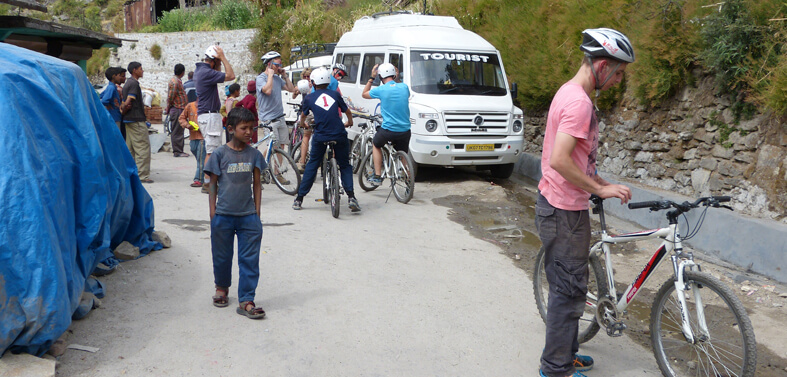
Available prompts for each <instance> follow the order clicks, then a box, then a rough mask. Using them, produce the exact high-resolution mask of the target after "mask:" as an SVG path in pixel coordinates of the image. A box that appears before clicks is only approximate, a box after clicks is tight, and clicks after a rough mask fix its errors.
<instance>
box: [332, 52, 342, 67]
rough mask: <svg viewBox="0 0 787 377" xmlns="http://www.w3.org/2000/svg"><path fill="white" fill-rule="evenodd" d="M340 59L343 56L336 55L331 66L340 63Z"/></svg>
mask: <svg viewBox="0 0 787 377" xmlns="http://www.w3.org/2000/svg"><path fill="white" fill-rule="evenodd" d="M342 57H344V54H336V60H334V61H333V63H332V64H331V66H333V65H334V64H336V63H340V62H341V61H342Z"/></svg>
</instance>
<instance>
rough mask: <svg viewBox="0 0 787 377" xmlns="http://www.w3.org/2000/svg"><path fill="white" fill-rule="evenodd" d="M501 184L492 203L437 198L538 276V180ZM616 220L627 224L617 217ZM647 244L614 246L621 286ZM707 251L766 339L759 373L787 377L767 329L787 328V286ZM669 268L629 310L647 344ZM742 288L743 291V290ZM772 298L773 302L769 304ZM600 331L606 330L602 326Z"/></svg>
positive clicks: (785, 362) (634, 330)
mask: <svg viewBox="0 0 787 377" xmlns="http://www.w3.org/2000/svg"><path fill="white" fill-rule="evenodd" d="M517 180H520V182H517ZM498 183H499V184H500V185H502V186H503V188H505V191H506V196H507V200H504V201H497V202H489V201H484V200H479V199H480V198H477V197H475V196H460V195H453V196H447V197H444V198H439V199H435V200H434V202H435V203H436V204H438V205H442V206H445V207H448V208H450V209H451V210H450V211H449V217H450V218H451V220H453V221H456V222H457V223H460V224H462V225H464V226H465V229H467V230H468V231H469V232H470V233H471V234H472V235H473V236H475V237H478V238H480V239H483V240H486V241H488V242H491V243H494V244H496V245H498V246H499V247H500V248H501V250H502V253H503V254H505V255H507V256H508V257H509V258H511V261H512V263H513V264H514V265H515V266H517V267H519V268H521V269H523V270H524V271H525V272H526V273H527V275H528V277H530V278H531V279H532V278H533V276H532V275H533V269H534V263H535V258H536V255H537V253H538V251H539V248H540V246H541V241H540V240H539V238H538V235H537V233H536V230H535V225H534V222H533V217H534V205H535V195H536V193H535V182H534V181H531V180H529V179H528V178H526V177H524V178H523V177H514V178H512V180H509V181H495V182H494V183H493V184H498ZM642 200H647V199H642ZM591 220H592V221H593V222H594V224H593V228H594V229H598V228H599V224H598V223H597V222H596V218H594V216H591ZM608 221H609V219H608ZM614 221H615V222H618V223H622V222H621V221H620V220H617V219H616V220H614ZM613 223H614V222H613ZM612 226H614V225H612ZM628 226H632V225H627V226H624V227H626V228H627V229H626V231H634V230H635V229H628ZM703 230H705V229H703ZM614 232H615V233H618V230H614ZM593 237H594V239H596V238H597V237H598V234H597V233H594V235H593ZM621 246H623V247H621ZM646 246H647V247H643V246H640V245H634V244H627V245H625V246H624V245H616V246H615V247H614V248H613V253H614V254H616V256H617V258H615V259H614V263H615V267H616V270H615V273H616V285H617V288H618V289H619V290H622V289H624V288H625V285H627V284H628V283H630V282H631V281H632V279H634V277H635V275H636V274H637V273H638V272H639V271H640V269H641V268H642V267H643V266H644V265H645V263H646V262H647V261H645V259H647V258H649V257H650V256H651V252H652V251H653V250H655V248H652V247H651V246H650V245H646ZM701 254H702V253H698V259H700V263H702V264H703V267H704V268H703V270H705V267H707V269H708V270H710V271H712V273H713V274H714V275H717V277H719V278H721V279H722V280H723V281H724V283H725V284H728V285H729V286H730V287H732V288H733V290H734V291H736V292H739V296H743V297H741V299H742V301H743V302H744V305H745V306H746V308H747V310H748V311H749V313H750V316H751V318H752V322H753V324H754V327H755V332H756V334H757V337H758V343H760V344H758V347H757V348H758V349H757V353H758V357H757V360H758V366H757V376H767V377H775V376H782V377H784V376H787V369H785V368H787V358H785V356H787V354H784V352H783V351H778V350H779V349H781V347H779V343H780V342H782V341H780V340H778V339H775V340H774V339H768V336H767V335H768V334H767V333H764V332H763V330H764V329H766V328H770V327H773V326H776V327H779V325H782V326H781V327H784V326H783V325H787V316H785V315H784V313H783V312H784V309H785V308H784V307H783V305H784V303H787V298H785V297H781V296H779V295H780V294H784V295H785V296H787V294H785V293H782V292H787V287H785V286H784V285H781V284H778V283H774V282H772V281H771V282H769V281H768V280H767V278H765V277H762V276H757V275H754V274H750V273H746V272H745V271H740V269H736V268H734V266H729V265H728V266H727V267H732V268H726V267H724V265H725V264H724V263H721V267H718V266H716V265H714V263H711V262H710V261H708V260H707V259H711V260H713V259H714V258H705V256H703V255H701ZM668 270H669V268H665V267H664V266H662V267H661V268H659V271H661V272H662V273H664V274H665V275H664V276H657V277H654V278H653V280H652V281H649V282H648V285H647V286H646V287H645V288H643V290H642V292H641V293H640V296H639V297H638V298H637V300H635V302H634V303H633V304H632V306H630V307H629V308H628V310H627V313H626V324H627V325H628V326H629V328H628V329H627V330H626V331H625V333H626V335H628V336H629V337H631V338H632V339H633V340H635V341H636V342H637V343H640V344H642V345H643V346H644V347H646V348H647V349H650V348H651V344H650V328H649V326H650V311H651V303H652V301H653V298H654V296H655V293H656V290H657V289H658V287H659V286H660V285H661V284H662V283H663V282H664V281H665V279H666V278H667V274H668V273H669V271H668ZM761 285H764V286H766V287H774V288H772V289H771V290H768V289H759V288H758V287H759V286H761ZM515 289H522V290H527V291H532V289H533V287H532V286H527V287H515ZM745 289H748V290H749V291H748V292H752V290H755V289H759V291H757V292H756V293H757V294H761V293H762V294H763V297H757V298H755V297H753V296H746V295H747V294H748V293H747V292H746V291H744V290H745ZM741 291H743V293H740V292H741ZM762 291H766V292H762ZM771 291H773V292H771ZM764 293H768V296H767V297H765V295H764ZM771 293H772V294H771ZM782 301H783V302H784V303H783V302H782ZM769 303H770V304H771V305H766V304H769ZM533 305H534V306H535V303H533ZM772 318H777V322H776V323H774V322H773V320H772ZM778 318H781V319H778ZM761 335H762V336H761ZM596 336H597V337H600V336H606V335H604V334H603V331H602V332H600V333H599V334H598V335H596ZM592 341H593V340H591V342H592ZM771 350H777V351H776V352H774V351H771Z"/></svg>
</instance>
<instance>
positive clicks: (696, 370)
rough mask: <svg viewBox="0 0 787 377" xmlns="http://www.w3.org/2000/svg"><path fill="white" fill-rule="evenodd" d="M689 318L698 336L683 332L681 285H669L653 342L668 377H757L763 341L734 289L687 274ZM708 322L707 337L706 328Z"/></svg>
mask: <svg viewBox="0 0 787 377" xmlns="http://www.w3.org/2000/svg"><path fill="white" fill-rule="evenodd" d="M684 280H685V282H686V289H687V290H686V291H684V294H685V297H686V306H687V307H686V311H687V313H686V315H687V316H688V321H689V325H690V327H691V331H692V333H693V336H694V342H693V343H689V342H688V341H687V340H686V338H685V336H684V334H683V330H682V323H683V322H682V320H681V313H682V311H681V307H680V303H679V301H678V295H677V293H676V291H675V280H674V279H670V280H668V281H667V282H665V283H664V285H663V286H662V287H661V289H660V290H659V292H658V293H657V294H656V298H655V300H654V302H653V308H652V309H651V313H650V316H651V317H650V340H651V344H652V345H653V352H654V354H655V356H656V362H657V363H658V364H659V369H661V373H662V374H664V375H665V376H668V377H672V376H738V377H749V376H754V370H755V368H756V366H757V365H756V363H757V351H756V349H757V342H756V341H755V340H754V329H753V328H752V326H751V321H749V316H748V315H747V314H746V309H745V308H744V307H743V304H742V303H741V301H740V300H739V299H738V297H737V296H735V293H733V292H732V290H731V289H730V288H729V287H727V286H726V285H724V284H723V283H722V282H721V281H719V280H718V279H716V278H715V277H713V276H712V275H710V274H708V273H705V272H697V271H685V272H684ZM703 318H704V321H705V323H706V325H707V326H704V327H706V328H707V332H704V330H703V329H702V327H703V326H701V323H702V321H703Z"/></svg>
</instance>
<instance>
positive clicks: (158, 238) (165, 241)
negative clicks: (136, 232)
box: [151, 230, 172, 249]
mask: <svg viewBox="0 0 787 377" xmlns="http://www.w3.org/2000/svg"><path fill="white" fill-rule="evenodd" d="M151 238H153V241H155V242H158V243H160V244H161V245H163V246H164V248H165V249H169V248H170V247H172V240H171V239H170V238H169V236H168V235H167V233H165V232H162V231H159V230H157V231H155V232H153V235H152V237H151Z"/></svg>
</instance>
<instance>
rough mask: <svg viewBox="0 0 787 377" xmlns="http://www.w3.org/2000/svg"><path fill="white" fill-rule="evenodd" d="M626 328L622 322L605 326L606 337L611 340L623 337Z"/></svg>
mask: <svg viewBox="0 0 787 377" xmlns="http://www.w3.org/2000/svg"><path fill="white" fill-rule="evenodd" d="M627 328H628V326H626V324H625V323H623V322H615V323H611V324H610V325H609V326H607V335H608V336H610V337H613V338H617V337H619V336H621V335H623V330H626V329H627Z"/></svg>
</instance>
